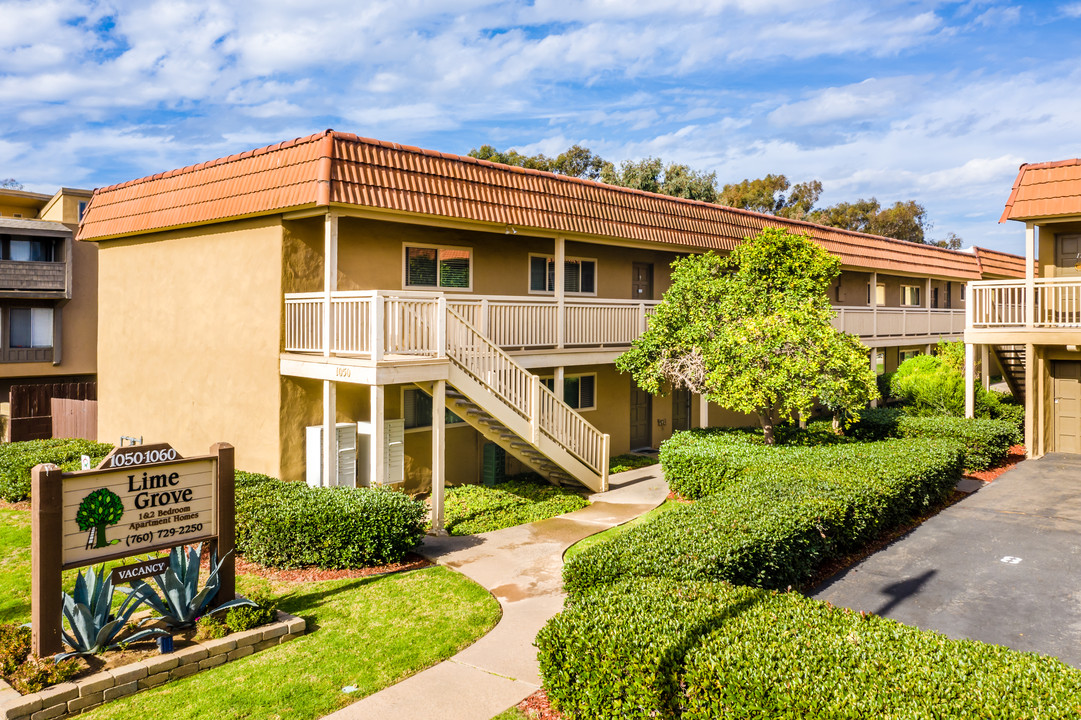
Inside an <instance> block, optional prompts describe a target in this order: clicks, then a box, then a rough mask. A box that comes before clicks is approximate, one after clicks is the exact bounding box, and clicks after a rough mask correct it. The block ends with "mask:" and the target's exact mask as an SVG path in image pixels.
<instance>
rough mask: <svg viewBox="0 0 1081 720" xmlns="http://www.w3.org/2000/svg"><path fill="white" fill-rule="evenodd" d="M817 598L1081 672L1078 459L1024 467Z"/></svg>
mask: <svg viewBox="0 0 1081 720" xmlns="http://www.w3.org/2000/svg"><path fill="white" fill-rule="evenodd" d="M813 596H814V597H815V598H818V599H819V600H827V601H829V602H831V603H833V604H835V605H843V606H845V607H849V608H852V609H854V610H866V611H869V612H873V613H877V614H879V615H884V616H886V617H889V618H893V619H894V620H899V621H900V622H903V623H905V624H906V625H915V626H917V627H921V628H926V629H930V630H937V631H939V632H942V633H945V634H946V635H948V636H950V637H953V638H971V639H973V640H981V641H983V642H990V643H995V644H998V645H1006V646H1008V647H1011V648H1014V649H1015V650H1032V651H1035V652H1039V653H1043V654H1046V655H1055V656H1057V657H1059V658H1061V659H1062V660H1064V661H1065V662H1067V663H1069V664H1070V665H1073V666H1075V667H1081V457H1079V456H1077V455H1047V456H1045V457H1043V458H1040V459H1039V460H1026V461H1025V462H1023V463H1021V464H1019V465H1018V466H1017V467H1016V468H1014V469H1013V470H1010V471H1009V472H1008V473H1005V474H1004V475H1002V476H1001V477H1000V478H998V479H997V480H995V481H994V482H993V483H991V484H990V485H987V486H984V487H982V488H981V489H980V490H979V491H978V492H975V493H973V494H972V495H970V496H969V497H967V498H965V499H963V500H961V501H960V502H958V503H957V504H956V505H952V506H950V507H948V508H946V509H945V510H943V511H942V512H941V513H939V514H938V515H936V516H934V517H932V518H931V519H929V520H928V521H927V522H925V523H923V524H922V525H920V526H919V527H917V528H916V529H915V530H913V531H912V532H910V533H908V534H907V535H905V536H904V537H902V538H900V539H899V540H897V541H896V542H894V543H893V544H891V545H889V546H888V547H886V548H883V549H882V550H880V551H878V552H876V553H875V554H873V555H871V556H870V557H868V558H867V559H865V560H863V561H862V562H860V563H858V564H856V565H854V566H853V567H851V568H849V569H848V570H845V571H843V572H841V573H840V574H838V575H837V576H835V577H833V578H831V579H830V580H829V581H828V582H827V583H826V584H825V585H823V586H822V587H820V588H819V589H818V590H817V591H816V592H815V593H814V594H813Z"/></svg>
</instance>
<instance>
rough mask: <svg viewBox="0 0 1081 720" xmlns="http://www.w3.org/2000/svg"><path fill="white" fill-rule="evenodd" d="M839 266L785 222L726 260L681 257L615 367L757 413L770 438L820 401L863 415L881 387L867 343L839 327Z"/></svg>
mask: <svg viewBox="0 0 1081 720" xmlns="http://www.w3.org/2000/svg"><path fill="white" fill-rule="evenodd" d="M839 272H840V262H839V261H838V260H837V259H836V258H834V257H832V256H831V255H830V254H829V253H828V252H826V251H825V250H824V249H822V248H821V247H819V246H818V245H816V244H815V243H814V242H812V241H811V240H810V239H808V238H807V237H805V236H802V235H793V234H791V233H788V232H786V231H784V230H782V229H779V228H766V229H765V230H763V231H762V232H761V233H759V234H758V235H757V236H756V237H754V238H751V239H749V240H747V241H746V242H744V243H743V244H741V245H740V246H739V247H737V248H736V249H735V250H733V251H732V253H731V254H730V255H729V256H728V257H726V258H720V257H718V256H717V255H715V254H714V253H706V254H704V255H697V256H691V257H687V258H683V259H680V260H676V261H675V262H674V263H672V286H671V287H670V288H669V289H668V291H667V292H665V294H664V299H663V301H662V302H661V304H660V305H659V306H658V307H657V310H656V312H655V314H654V315H653V316H652V317H651V318H650V322H649V327H648V329H647V330H646V332H645V333H644V334H643V335H642V336H641V337H639V338H638V339H637V340H636V341H635V342H634V344H633V346H632V347H631V349H630V350H628V351H627V352H626V353H624V354H623V355H621V356H620V357H619V358H618V359H617V360H616V366H617V367H618V368H619V369H620V370H622V371H623V372H629V373H631V374H632V376H633V377H634V379H635V382H637V383H638V385H639V386H640V387H641V388H642V389H644V390H646V391H648V392H650V393H653V394H659V393H660V392H661V391H662V389H663V388H664V387H665V385H666V384H671V385H672V386H673V387H676V388H686V389H688V390H691V391H693V392H697V393H703V394H705V395H706V396H707V397H708V398H709V400H710V401H711V402H714V403H717V404H718V405H720V406H721V407H724V408H728V409H730V410H734V411H736V412H744V413H752V414H754V415H756V416H757V417H758V420H759V422H760V423H761V425H762V430H763V433H764V436H765V440H766V442H767V443H768V444H773V440H774V435H773V427H774V425H775V424H776V423H777V422H778V421H779V420H781V419H783V418H786V417H792V416H793V415H794V414H800V415H806V414H807V413H809V412H810V410H811V408H812V407H813V406H814V405H815V403H816V402H821V403H822V404H824V405H825V406H827V407H828V408H829V409H830V410H832V411H833V412H834V413H837V414H843V413H849V414H858V412H859V409H860V408H862V407H863V406H864V405H865V404H866V403H867V402H869V401H870V400H872V399H874V398H876V397H877V396H878V391H877V388H876V386H875V376H874V374H873V373H872V372H871V369H870V366H869V364H868V362H867V348H865V347H864V346H863V345H862V344H861V343H860V342H859V340H858V339H857V338H854V337H851V336H846V335H844V334H843V333H841V332H839V331H837V330H835V329H834V328H833V326H832V325H831V320H832V319H833V310H832V308H831V307H830V304H829V297H828V295H827V290H828V289H829V285H830V282H832V280H833V279H834V278H835V277H837V275H838V273H839Z"/></svg>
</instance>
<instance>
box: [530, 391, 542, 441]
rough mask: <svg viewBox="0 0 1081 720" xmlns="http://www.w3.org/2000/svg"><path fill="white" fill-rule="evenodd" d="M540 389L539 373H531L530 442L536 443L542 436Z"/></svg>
mask: <svg viewBox="0 0 1081 720" xmlns="http://www.w3.org/2000/svg"><path fill="white" fill-rule="evenodd" d="M540 389H541V381H540V376H539V375H531V376H530V382H529V442H531V443H533V444H534V445H536V444H537V440H538V439H539V438H540Z"/></svg>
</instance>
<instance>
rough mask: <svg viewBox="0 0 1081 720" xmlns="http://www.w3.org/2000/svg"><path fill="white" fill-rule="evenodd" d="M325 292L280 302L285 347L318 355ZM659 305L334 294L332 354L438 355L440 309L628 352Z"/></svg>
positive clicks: (925, 331) (946, 329) (485, 324)
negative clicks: (283, 316)
mask: <svg viewBox="0 0 1081 720" xmlns="http://www.w3.org/2000/svg"><path fill="white" fill-rule="evenodd" d="M323 299H324V296H323V294H322V293H295V294H290V295H287V296H286V298H285V311H286V312H285V349H286V350H287V351H290V352H320V351H322V350H324V346H323V341H324V339H323V322H324V314H323ZM657 304H658V303H657V302H655V301H654V302H637V301H634V300H611V299H603V300H601V299H583V298H574V299H573V300H565V301H564V302H563V304H562V306H561V305H560V304H559V303H557V302H556V301H555V300H553V299H551V298H533V297H512V296H503V297H477V296H473V295H468V296H461V295H443V294H441V293H422V292H398V291H391V290H374V291H362V292H336V293H333V294H332V299H331V313H330V321H331V324H332V326H333V332H332V333H331V337H330V341H331V342H330V345H331V347H330V351H331V353H333V354H335V355H373V349H374V351H375V352H374V356H375V358H376V359H377V360H378V359H380V358H382V356H383V355H406V356H421V357H442V356H443V355H444V354H445V342H444V340H442V339H441V338H445V336H446V321H445V317H444V315H445V313H441V312H440V308H441V307H444V308H447V309H450V310H453V311H454V312H455V313H457V314H458V315H459V316H460V317H461V318H462V319H463V320H464V321H465V322H467V323H469V324H470V325H471V326H472V327H474V328H476V329H477V330H478V331H479V332H480V334H481V335H482V336H483V337H485V338H486V339H488V340H490V341H491V342H492V343H494V344H495V345H497V346H499V347H501V348H504V349H511V350H514V349H522V350H531V349H547V348H578V349H581V348H592V347H595V348H619V347H627V346H629V345H630V344H631V342H632V341H633V340H634V339H635V338H637V337H638V336H639V335H641V334H642V333H643V332H644V331H645V329H646V318H648V317H649V316H650V315H652V314H653V312H654V311H655V309H656V307H657ZM834 310H835V311H836V313H837V315H836V317H835V318H834V321H833V325H834V327H836V328H837V329H839V330H843V331H845V332H848V333H852V334H854V335H859V336H861V337H865V338H881V337H913V338H927V337H935V336H942V335H959V334H961V333H962V332H964V329H965V311H964V310H940V309H932V308H894V307H878V308H871V307H835V308H834Z"/></svg>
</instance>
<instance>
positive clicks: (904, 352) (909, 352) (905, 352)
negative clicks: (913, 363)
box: [897, 348, 923, 362]
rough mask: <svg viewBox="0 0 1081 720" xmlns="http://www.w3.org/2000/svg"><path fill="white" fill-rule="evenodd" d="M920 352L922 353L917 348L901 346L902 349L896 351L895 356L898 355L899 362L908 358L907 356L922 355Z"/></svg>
mask: <svg viewBox="0 0 1081 720" xmlns="http://www.w3.org/2000/svg"><path fill="white" fill-rule="evenodd" d="M922 354H923V353H922V352H920V351H919V349H917V348H902V349H900V350H898V351H897V357H898V361H899V362H904V361H905V360H908V359H909V358H914V357H916V356H917V355H922Z"/></svg>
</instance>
